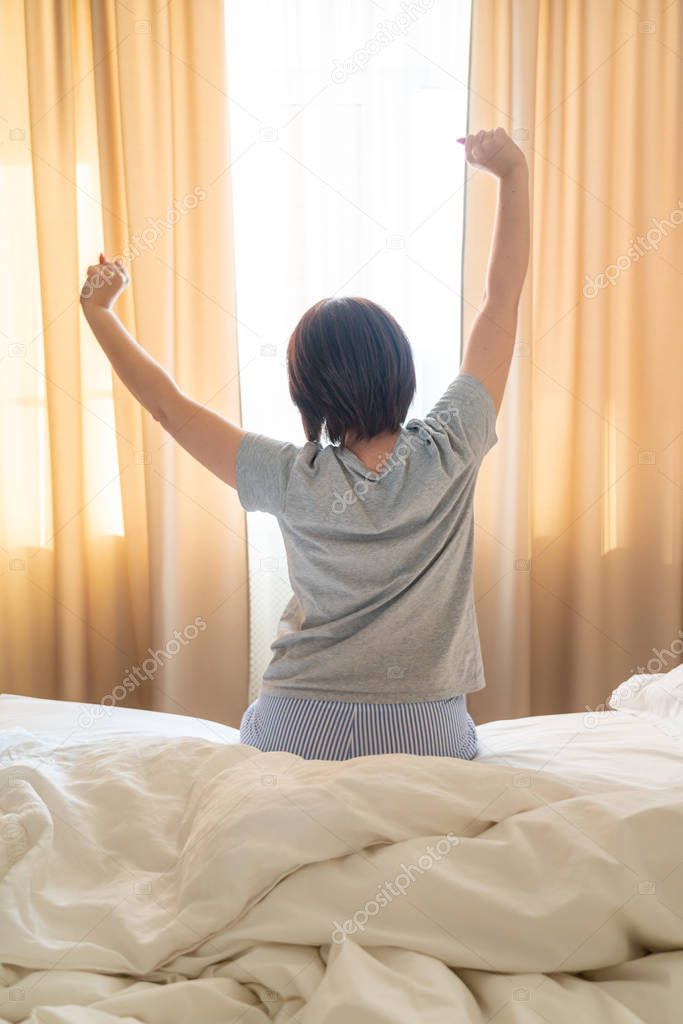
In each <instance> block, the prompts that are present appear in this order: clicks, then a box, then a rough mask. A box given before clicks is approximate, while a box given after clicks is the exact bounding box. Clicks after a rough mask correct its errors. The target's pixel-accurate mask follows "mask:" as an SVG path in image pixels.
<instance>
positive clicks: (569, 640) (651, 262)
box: [464, 0, 683, 721]
mask: <svg viewBox="0 0 683 1024" xmlns="http://www.w3.org/2000/svg"><path fill="white" fill-rule="evenodd" d="M640 8H641V9H640V11H636V10H635V9H634V8H633V7H632V6H629V5H626V4H623V3H620V2H618V0H607V2H605V3H602V4H591V3H589V2H588V0H552V2H551V0H473V8H472V57H471V69H470V75H471V79H470V87H471V89H470V111H469V118H470V121H469V130H470V131H477V130H478V129H479V128H484V127H489V126H491V125H496V124H501V125H503V126H504V127H505V128H506V129H507V130H508V131H510V132H512V134H513V136H514V137H515V139H516V140H517V141H518V142H519V144H520V145H521V146H522V148H523V149H524V151H525V153H526V155H527V158H528V161H529V167H530V172H531V173H530V187H531V194H532V256H531V265H530V271H529V276H528V279H527V283H526V286H525V290H524V294H523V297H522V303H521V309H520V322H519V330H518V338H517V347H516V353H515V358H514V359H513V364H512V369H511V373H510V380H509V385H508V389H507V393H506V397H505V399H504V402H503V407H502V410H501V415H500V418H499V423H498V433H499V436H500V442H499V444H498V446H497V447H496V449H494V451H493V452H492V453H491V455H490V456H489V457H488V458H487V460H486V462H485V463H484V466H483V468H482V473H481V478H480V482H479V488H478V494H477V500H476V509H475V519H476V524H477V526H476V531H477V541H476V544H477V557H476V576H475V593H476V600H477V611H478V617H479V625H480V633H481V639H482V648H483V652H484V661H485V668H486V673H487V681H488V687H487V689H486V690H484V691H483V692H482V693H480V694H477V695H475V696H474V697H473V698H472V699H471V702H470V704H471V710H472V714H473V715H474V717H475V719H476V720H477V721H486V720H490V719H493V718H508V717H516V716H519V715H529V714H546V713H559V712H565V711H577V710H583V709H585V708H586V707H589V708H596V707H597V708H600V707H601V706H604V704H605V703H606V701H607V700H608V698H609V695H610V692H611V690H612V689H613V688H614V686H615V685H616V684H617V683H618V682H619V681H620V680H622V679H624V678H626V677H627V676H628V675H630V674H632V673H634V672H637V671H639V670H640V671H643V670H647V671H650V672H659V671H662V672H663V671H667V669H668V668H670V667H672V666H673V665H674V664H676V663H677V662H678V660H679V658H680V655H681V651H682V650H683V574H682V571H681V568H682V565H681V534H682V526H683V523H682V519H681V486H682V485H683V472H682V465H683V406H682V404H681V401H680V388H681V383H682V382H683V372H682V371H683V352H682V350H681V345H680V327H681V313H680V302H679V298H678V296H679V293H680V287H681V278H682V275H683V226H681V221H683V193H681V188H680V183H681V180H682V178H681V170H682V169H683V168H682V161H681V143H680V137H681V126H682V124H683V93H682V92H681V58H680V54H681V52H682V50H681V35H682V29H681V12H680V5H678V4H671V3H668V2H667V0H649V2H648V3H646V4H642V5H640ZM494 202H495V186H494V185H493V183H492V181H491V180H489V179H487V178H485V177H484V176H483V175H476V174H475V175H471V176H470V178H469V181H468V189H467V204H466V245H465V264H464V267H465V269H464V300H465V316H464V320H465V333H467V331H468V330H469V326H470V324H471V321H472V318H473V316H474V313H475V311H476V307H477V304H478V302H479V299H480V296H481V289H482V282H483V279H484V268H485V265H486V258H487V252H488V241H489V237H490V231H491V224H492V216H493V209H494Z"/></svg>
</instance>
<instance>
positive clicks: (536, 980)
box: [0, 684, 683, 1024]
mask: <svg viewBox="0 0 683 1024" xmlns="http://www.w3.org/2000/svg"><path fill="white" fill-rule="evenodd" d="M682 685H683V684H682ZM681 692H682V693H683V691H681ZM643 714H644V717H643V719H642V724H641V720H640V719H638V718H637V716H635V715H629V713H628V711H619V712H609V713H606V714H604V715H601V716H599V718H598V721H597V724H595V723H590V722H589V721H588V720H587V719H585V718H584V717H583V716H580V715H576V716H558V719H559V718H561V719H562V720H572V721H571V722H570V725H569V727H568V730H567V735H566V741H565V742H563V743H562V745H558V746H557V749H555V750H554V753H552V754H548V751H547V750H546V754H545V755H543V754H542V753H541V755H540V756H538V757H535V755H534V750H533V748H530V749H529V755H528V759H527V762H525V761H524V758H521V759H520V758H519V757H518V756H516V755H515V752H514V742H513V741H512V740H511V739H510V737H511V736H513V735H514V733H515V729H517V730H519V729H522V730H523V729H524V728H530V726H529V725H528V724H527V725H525V724H524V723H521V724H516V723H514V724H513V723H510V728H509V729H508V730H507V731H506V729H505V728H503V729H502V730H501V729H500V728H498V729H496V727H494V726H492V727H485V728H484V729H483V730H482V731H481V732H482V740H483V744H484V748H485V756H484V758H483V759H482V760H480V761H476V762H473V763H468V762H461V761H451V760H447V759H438V758H434V759H431V758H411V757H407V756H395V757H377V758H361V759H358V760H356V761H352V762H346V763H341V764H334V763H321V762H312V763H310V762H309V763H307V762H303V761H301V760H300V759H298V758H296V757H293V756H290V755H284V754H260V753H257V752H255V751H253V750H252V749H250V748H247V747H242V746H237V745H223V744H220V743H215V742H210V741H208V740H203V739H199V738H192V737H186V738H182V737H181V738H177V737H176V738H173V739H169V738H167V737H155V736H149V735H148V736H143V735H139V736H135V735H131V736H121V735H119V736H116V738H115V740H112V738H111V737H107V736H97V735H95V736H92V737H87V736H85V737H84V736H82V735H80V734H76V735H73V736H71V737H70V738H67V739H66V740H64V739H60V738H56V737H49V738H42V739H41V738H40V737H35V736H30V735H28V734H27V733H25V732H22V731H20V730H19V731H14V732H8V733H5V734H4V736H3V740H2V743H3V744H4V750H3V751H2V753H0V964H3V965H4V966H2V967H0V1020H2V1021H23V1020H29V1021H33V1022H38V1021H41V1022H43V1024H62V1022H64V1024H66V1022H68V1024H85V1022H87V1024H90V1022H93V1024H95V1022H101V1024H106V1022H112V1021H116V1022H118V1024H120V1022H121V1021H125V1022H133V1021H144V1022H147V1024H157V1022H158V1024H176V1022H177V1024H181V1022H182V1024H184V1022H186V1021H193V1022H197V1024H213V1022H215V1024H218V1022H221V1024H223V1022H234V1024H237V1022H238V1021H239V1022H240V1024H265V1022H266V1021H276V1022H278V1024H281V1022H285V1021H287V1022H298V1024H366V1022H367V1024H370V1022H372V1024H380V1022H386V1024H390V1022H391V1024H408V1022H410V1024H437V1022H438V1024H441V1022H444V1024H445V1022H448V1024H452V1022H454V1021H458V1022H461V1021H462V1022H473V1024H474V1022H476V1024H484V1022H489V1021H495V1024H513V1022H514V1024H518V1022H520V1024H526V1022H529V1024H532V1022H533V1024H543V1022H544V1021H548V1022H551V1024H565V1022H566V1024H577V1022H582V1024H591V1022H600V1024H611V1022H614V1024H636V1022H638V1021H647V1022H652V1024H668V1022H671V1024H673V1022H674V1021H678V1020H680V1006H681V1005H682V1004H683V953H682V952H681V950H683V778H682V777H681V773H680V768H681V742H682V739H683V728H682V723H681V719H676V718H675V717H672V718H670V719H667V720H664V719H662V718H658V717H657V716H650V717H648V716H647V713H646V712H644V713H643ZM530 721H531V720H526V722H527V723H529V722H530ZM540 721H551V720H550V719H549V720H539V722H540ZM503 725H505V723H503ZM636 725H637V726H638V729H640V730H641V732H642V729H644V730H645V731H646V732H648V734H649V733H651V734H652V744H651V746H652V748H656V755H655V756H654V760H650V761H648V760H647V758H651V757H652V755H651V751H649V748H648V752H646V754H644V757H643V760H642V762H641V768H640V772H639V771H638V768H637V767H636V768H635V769H634V770H633V771H632V772H631V774H630V775H629V773H628V772H625V773H619V772H610V771H609V770H607V767H606V766H607V763H608V762H609V760H610V759H609V755H608V754H605V753H604V751H605V750H608V751H609V749H610V747H612V748H613V749H614V750H615V755H614V758H613V759H612V760H613V762H614V760H615V759H617V760H618V754H617V753H616V749H617V747H618V743H619V735H621V737H622V743H624V744H626V745H627V746H628V744H631V745H632V746H633V750H634V752H633V760H635V762H636V765H637V763H638V752H637V748H636V747H635V745H634V744H632V737H633V736H634V735H635V732H634V727H635V726H636ZM601 730H602V733H601ZM506 737H507V740H506ZM572 743H574V744H578V746H579V748H581V745H582V744H589V743H590V744H592V745H593V748H594V749H595V750H596V751H598V750H600V751H602V752H603V753H602V754H601V755H600V756H599V757H598V759H597V765H598V767H597V768H596V766H595V765H594V766H593V767H592V768H591V766H590V765H589V764H588V763H586V764H585V766H583V767H582V765H581V759H580V758H579V759H578V764H577V761H576V759H575V762H574V769H575V770H573V771H572V772H567V771H565V769H564V768H562V767H561V766H562V764H563V760H562V759H563V757H564V758H565V759H566V758H567V751H568V750H570V749H571V744H572ZM540 747H541V748H542V747H543V744H542V743H541V744H540ZM600 758H602V762H601V760H600ZM506 761H507V762H509V763H505V762H506ZM601 763H602V765H603V766H605V770H600V764H601ZM645 764H654V765H656V767H655V768H653V770H652V773H651V775H650V777H644V774H646V773H644V771H643V768H644V765H645ZM558 765H559V766H560V767H559V768H558Z"/></svg>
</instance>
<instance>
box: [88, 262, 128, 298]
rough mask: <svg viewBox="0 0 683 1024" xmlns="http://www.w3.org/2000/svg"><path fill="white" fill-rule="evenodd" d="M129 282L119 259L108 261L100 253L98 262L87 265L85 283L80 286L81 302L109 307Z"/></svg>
mask: <svg viewBox="0 0 683 1024" xmlns="http://www.w3.org/2000/svg"><path fill="white" fill-rule="evenodd" d="M129 282H130V278H129V277H128V274H127V273H126V270H125V267H124V266H123V263H122V262H121V260H114V262H113V263H110V262H109V261H108V260H106V259H105V257H104V256H102V255H100V262H99V263H95V264H94V265H93V266H92V267H88V272H87V275H86V279H85V284H84V285H83V287H82V288H81V302H82V303H89V304H90V305H94V306H102V308H103V309H111V307H112V306H113V305H114V303H115V302H116V300H117V299H118V297H119V295H120V294H121V292H122V291H123V290H124V288H126V287H127V286H128V284H129Z"/></svg>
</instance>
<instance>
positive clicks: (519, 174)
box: [500, 160, 529, 184]
mask: <svg viewBox="0 0 683 1024" xmlns="http://www.w3.org/2000/svg"><path fill="white" fill-rule="evenodd" d="M500 180H501V181H502V182H512V183H515V182H517V183H519V184H523V183H525V182H527V181H528V180H529V168H528V167H527V162H526V160H520V161H519V162H518V163H515V164H513V165H512V167H509V168H508V169H507V171H506V172H505V173H504V174H501V176H500Z"/></svg>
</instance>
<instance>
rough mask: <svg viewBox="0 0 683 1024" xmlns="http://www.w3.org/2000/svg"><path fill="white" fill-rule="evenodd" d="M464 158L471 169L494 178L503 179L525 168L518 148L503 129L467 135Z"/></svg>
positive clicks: (522, 156)
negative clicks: (475, 168)
mask: <svg viewBox="0 0 683 1024" xmlns="http://www.w3.org/2000/svg"><path fill="white" fill-rule="evenodd" d="M465 158H466V160H467V162H468V164H470V166H472V167H477V168H479V169H480V170H482V171H488V172H489V174H493V175H495V177H496V178H505V177H507V176H508V174H510V173H511V172H513V171H515V170H517V169H519V168H524V167H526V159H525V157H524V153H522V151H521V149H520V148H519V146H518V145H517V144H516V143H514V142H513V141H512V139H511V138H510V136H509V135H508V133H507V132H506V131H505V129H504V128H495V129H494V128H491V129H490V130H489V131H481V132H477V133H476V135H468V136H467V138H466V139H465Z"/></svg>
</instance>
